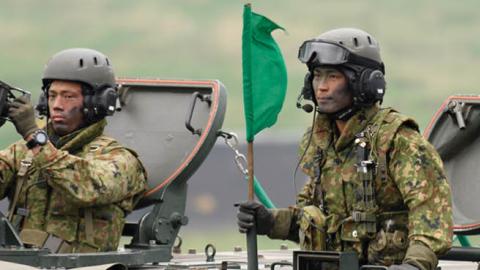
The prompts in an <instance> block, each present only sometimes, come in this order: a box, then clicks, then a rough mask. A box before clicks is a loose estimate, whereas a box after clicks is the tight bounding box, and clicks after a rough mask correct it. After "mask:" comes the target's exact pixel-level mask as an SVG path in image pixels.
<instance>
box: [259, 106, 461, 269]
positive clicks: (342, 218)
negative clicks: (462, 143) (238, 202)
mask: <svg viewBox="0 0 480 270" xmlns="http://www.w3.org/2000/svg"><path fill="white" fill-rule="evenodd" d="M332 125H334V123H332V122H331V121H330V120H328V118H327V117H326V116H325V115H319V117H318V118H317V124H316V126H315V129H314V133H313V134H312V135H313V136H312V139H311V142H310V145H309V146H308V150H307V152H306V154H305V156H304V157H303V159H302V161H301V167H302V168H303V171H304V172H305V173H306V174H307V175H308V176H309V177H310V179H309V181H308V182H307V183H306V185H305V186H304V188H303V190H302V191H301V192H300V194H299V195H298V199H297V205H295V206H292V207H290V208H288V209H277V210H274V212H273V213H274V218H275V226H274V228H273V229H272V230H271V231H270V233H269V236H270V237H272V238H280V239H290V240H295V241H299V242H300V245H301V247H302V248H303V249H309V250H324V249H326V250H337V251H341V250H344V251H348V250H353V251H356V252H358V254H359V256H360V259H362V260H363V262H366V261H368V262H369V263H374V264H384V265H390V264H392V263H396V264H399V263H401V262H402V260H403V258H404V257H405V252H406V251H407V248H408V247H409V245H411V244H413V243H416V244H423V245H425V246H427V247H429V248H430V249H431V250H432V251H433V252H435V254H437V255H439V254H442V253H444V252H446V251H447V250H448V249H449V248H450V247H451V241H452V212H451V211H452V208H451V198H450V188H449V185H448V182H447V179H446V177H445V174H444V171H443V165H442V162H441V160H440V157H439V156H438V154H437V153H436V151H435V150H434V148H433V147H432V146H431V145H430V144H429V143H428V142H427V141H426V140H425V139H424V138H423V137H422V136H421V135H420V134H419V132H418V127H417V124H416V123H415V122H414V121H413V120H412V119H410V118H407V117H405V116H403V115H401V114H399V113H397V112H395V111H394V110H392V109H379V107H378V106H372V107H370V108H368V109H364V110H361V111H360V112H358V113H357V114H356V115H354V116H353V117H352V118H351V119H349V120H348V122H347V123H346V126H345V129H344V134H342V135H341V136H340V137H339V136H338V135H337V134H336V132H334V131H333V130H334V127H332ZM362 131H366V134H368V135H367V137H368V139H369V141H370V143H371V148H372V150H371V152H370V154H371V156H372V158H373V160H375V162H376V164H377V167H376V173H375V176H374V185H375V196H376V204H377V208H376V209H375V216H376V222H377V233H376V235H374V236H373V237H370V238H368V239H367V240H366V241H364V240H360V239H365V238H362V237H364V236H365V232H363V231H362V227H361V226H360V224H359V223H356V222H354V221H353V219H352V211H353V210H355V209H357V208H358V207H359V205H360V204H361V199H362V197H361V194H359V190H360V187H361V185H362V181H361V180H360V179H359V176H358V173H357V169H356V165H355V164H356V163H357V157H356V154H355V148H356V147H355V146H354V139H355V136H356V134H359V133H360V132H362ZM310 133H311V132H310V130H309V131H307V133H306V134H305V136H304V139H303V141H302V143H301V148H300V153H303V152H304V150H305V148H306V147H307V145H308V141H309V138H310ZM320 172H321V177H320V178H319V179H320V181H319V184H318V185H319V186H318V188H317V187H316V184H315V179H317V175H318V174H320ZM409 254H410V253H409Z"/></svg>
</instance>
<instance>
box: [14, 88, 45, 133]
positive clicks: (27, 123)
mask: <svg viewBox="0 0 480 270" xmlns="http://www.w3.org/2000/svg"><path fill="white" fill-rule="evenodd" d="M8 117H10V119H11V120H12V122H13V124H14V125H15V128H16V129H17V132H18V134H20V135H22V137H23V138H26V137H28V135H30V134H31V133H33V132H34V131H35V130H37V129H38V126H37V123H36V122H35V112H34V109H33V106H32V104H31V103H30V100H29V97H28V96H20V97H18V98H17V99H15V100H14V101H13V102H11V103H10V104H9V105H8Z"/></svg>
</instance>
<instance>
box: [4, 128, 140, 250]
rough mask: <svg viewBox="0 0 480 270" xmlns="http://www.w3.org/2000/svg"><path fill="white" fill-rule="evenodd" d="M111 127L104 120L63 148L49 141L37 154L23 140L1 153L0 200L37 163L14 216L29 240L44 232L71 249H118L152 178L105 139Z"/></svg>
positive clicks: (69, 137)
mask: <svg viewBox="0 0 480 270" xmlns="http://www.w3.org/2000/svg"><path fill="white" fill-rule="evenodd" d="M105 125H106V121H105V120H102V121H100V122H97V123H95V124H93V125H90V126H88V127H86V128H83V129H82V130H79V131H77V132H75V133H73V134H69V135H66V136H65V137H62V138H59V140H58V142H56V145H57V147H54V146H53V145H52V144H50V143H49V144H47V145H45V146H43V147H41V150H40V152H39V153H38V154H37V155H36V156H33V154H32V151H29V150H28V149H27V148H26V146H25V142H24V141H23V140H22V141H19V142H16V143H14V144H13V145H11V146H9V147H8V148H7V149H5V150H3V151H0V196H1V197H2V198H4V197H5V196H8V197H9V198H10V201H11V200H12V197H13V196H14V195H13V194H14V192H15V190H16V189H17V188H18V184H17V182H18V179H19V176H18V173H19V170H20V169H21V166H22V165H21V164H22V160H23V161H25V160H26V159H29V158H30V159H31V166H30V167H29V168H28V171H27V174H26V176H25V177H24V179H25V180H24V183H23V185H22V186H21V191H20V193H19V196H18V203H17V207H16V210H15V213H16V215H15V216H14V217H16V219H14V220H17V221H18V220H20V222H19V224H17V225H18V226H19V228H20V230H21V232H20V235H21V238H22V240H23V241H24V242H26V243H32V241H33V240H32V239H34V238H36V237H37V236H38V234H37V233H36V232H38V231H40V232H47V233H48V234H51V235H54V236H56V237H58V238H61V239H63V240H64V241H67V243H69V244H70V245H71V246H72V247H73V249H71V251H75V252H82V251H84V252H87V251H92V250H94V251H111V250H116V248H117V246H118V244H119V240H120V236H121V233H122V230H123V225H124V217H125V214H126V213H128V212H130V211H132V210H133V207H134V204H135V203H136V202H137V201H138V199H139V196H140V195H141V193H142V192H143V191H144V189H145V185H146V176H145V173H144V168H143V166H142V164H141V162H140V161H139V160H138V158H137V157H136V154H135V153H134V152H133V151H131V150H128V149H127V148H125V147H122V146H121V145H120V144H119V143H118V142H117V141H115V140H114V139H112V138H109V137H107V136H105V135H103V130H104V127H105ZM49 134H52V132H51V131H50V130H49ZM19 209H20V210H22V211H19ZM21 212H23V213H24V214H23V215H24V216H25V218H22V219H19V217H20V215H18V214H19V213H21ZM25 213H26V215H25ZM87 213H88V215H89V217H88V216H87ZM88 231H90V233H87V232H88ZM32 232H33V233H32ZM34 243H36V241H33V243H32V244H33V245H35V244H34ZM84 247H87V248H84Z"/></svg>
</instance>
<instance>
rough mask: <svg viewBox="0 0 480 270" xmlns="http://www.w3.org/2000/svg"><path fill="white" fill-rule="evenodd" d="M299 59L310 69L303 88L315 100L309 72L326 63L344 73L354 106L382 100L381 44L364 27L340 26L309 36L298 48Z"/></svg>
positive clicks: (369, 104)
mask: <svg viewBox="0 0 480 270" xmlns="http://www.w3.org/2000/svg"><path fill="white" fill-rule="evenodd" d="M298 59H299V60H300V61H301V62H302V63H304V64H306V65H307V67H308V70H309V73H308V74H307V77H306V79H305V84H306V85H305V87H304V90H303V91H310V93H305V94H304V96H305V98H306V99H309V98H310V99H312V101H313V102H314V103H315V104H316V101H315V98H313V97H314V95H313V88H312V86H311V82H312V80H311V77H312V76H311V75H310V74H311V72H312V71H313V69H314V68H315V67H318V66H323V65H325V66H336V67H338V68H339V70H340V71H342V72H343V73H344V74H345V76H346V77H347V79H348V87H349V89H350V90H351V91H352V93H353V106H354V107H356V108H359V107H367V106H371V105H372V104H374V103H376V102H377V101H380V102H381V101H382V100H383V95H384V94H385V86H386V83H385V79H384V74H385V68H384V64H383V61H382V58H381V56H380V47H379V44H378V42H377V40H375V39H374V38H373V37H372V35H370V34H369V33H367V32H365V31H363V30H360V29H355V28H338V29H333V30H330V31H327V32H325V33H323V34H321V35H319V36H318V37H316V38H314V39H310V40H306V41H305V42H303V44H302V45H301V46H300V48H299V51H298ZM307 84H309V85H307ZM305 89H306V90H305ZM308 95H310V97H309V96H308Z"/></svg>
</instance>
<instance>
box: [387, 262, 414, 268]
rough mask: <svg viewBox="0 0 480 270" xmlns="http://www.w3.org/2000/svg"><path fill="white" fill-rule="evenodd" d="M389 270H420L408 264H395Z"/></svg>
mask: <svg viewBox="0 0 480 270" xmlns="http://www.w3.org/2000/svg"><path fill="white" fill-rule="evenodd" d="M388 270H420V269H418V268H417V267H415V266H413V265H411V264H408V263H402V264H394V265H391V266H390V267H388Z"/></svg>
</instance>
